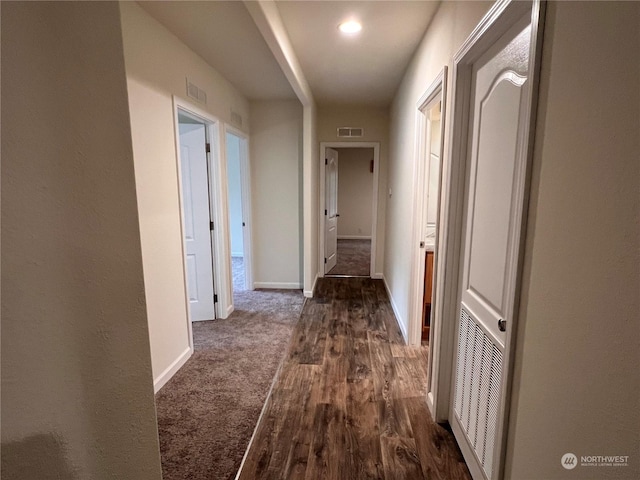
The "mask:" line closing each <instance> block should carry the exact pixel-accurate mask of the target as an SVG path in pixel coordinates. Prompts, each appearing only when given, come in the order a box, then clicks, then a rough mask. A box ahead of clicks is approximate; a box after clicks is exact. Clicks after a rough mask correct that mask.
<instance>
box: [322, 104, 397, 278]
mask: <svg viewBox="0 0 640 480" xmlns="http://www.w3.org/2000/svg"><path fill="white" fill-rule="evenodd" d="M338 127H363V128H364V137H362V138H356V139H353V141H359V142H379V143H380V166H379V168H380V171H379V176H378V211H377V215H378V224H377V227H378V228H377V230H378V231H377V238H376V241H377V243H376V268H377V270H378V271H377V272H374V273H375V274H377V275H380V276H382V265H383V262H384V251H385V221H386V208H387V195H386V192H387V159H388V156H389V154H388V152H389V109H388V108H381V107H366V106H358V105H322V106H321V107H320V108H319V109H318V142H342V141H348V139H344V138H338V137H337V128H338ZM318 150H319V145H318Z"/></svg>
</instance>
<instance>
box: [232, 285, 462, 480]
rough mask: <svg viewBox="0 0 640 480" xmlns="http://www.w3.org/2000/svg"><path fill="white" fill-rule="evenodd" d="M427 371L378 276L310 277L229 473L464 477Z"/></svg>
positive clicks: (341, 479) (346, 479)
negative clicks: (313, 289)
mask: <svg viewBox="0 0 640 480" xmlns="http://www.w3.org/2000/svg"><path fill="white" fill-rule="evenodd" d="M426 379H427V349H426V348H425V347H407V346H405V345H404V342H403V340H402V336H401V333H400V330H399V328H398V325H397V323H396V321H395V318H394V316H393V312H392V310H391V306H390V304H389V300H388V297H387V294H386V292H385V289H384V285H383V283H382V282H381V281H380V280H371V279H364V278H331V279H321V280H319V282H318V286H317V295H316V297H315V298H313V299H309V300H307V302H306V304H305V306H304V309H303V313H302V318H301V320H300V322H299V324H298V326H297V327H296V330H295V331H294V334H293V337H292V343H291V345H290V347H289V352H288V354H287V357H286V359H285V361H284V363H283V364H282V367H281V371H280V373H279V376H278V378H277V380H276V382H275V384H274V386H273V390H272V392H271V395H270V397H269V399H268V400H267V405H266V407H265V411H264V414H263V416H262V418H261V420H260V422H259V424H258V427H257V429H256V433H255V436H254V439H253V441H252V443H251V445H250V447H249V451H248V453H247V457H246V459H245V462H244V464H243V466H242V468H241V470H240V472H239V475H238V478H239V479H241V480H258V479H305V480H351V479H387V480H401V479H411V480H414V479H422V478H424V479H442V480H445V479H446V480H456V479H470V478H471V477H470V475H469V472H468V470H467V467H466V465H465V464H464V461H463V459H462V455H461V454H460V451H459V449H458V447H457V445H456V443H455V440H454V439H453V435H452V434H451V433H450V432H449V431H448V430H446V429H445V428H443V427H441V426H440V425H438V424H435V423H433V421H432V420H431V417H430V414H429V411H428V409H427V405H426V402H425V395H426V384H427V382H426Z"/></svg>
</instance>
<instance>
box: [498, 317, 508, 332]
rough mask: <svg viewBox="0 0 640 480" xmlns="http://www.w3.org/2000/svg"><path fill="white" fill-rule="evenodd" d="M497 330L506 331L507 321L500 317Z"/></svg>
mask: <svg viewBox="0 0 640 480" xmlns="http://www.w3.org/2000/svg"><path fill="white" fill-rule="evenodd" d="M498 330H500V331H501V332H506V331H507V321H506V320H503V319H500V320H498Z"/></svg>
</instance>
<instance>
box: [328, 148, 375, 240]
mask: <svg viewBox="0 0 640 480" xmlns="http://www.w3.org/2000/svg"><path fill="white" fill-rule="evenodd" d="M336 150H337V151H338V212H339V213H340V218H339V219H338V238H347V237H369V238H370V237H371V219H372V205H371V202H372V201H373V172H371V160H373V148H336Z"/></svg>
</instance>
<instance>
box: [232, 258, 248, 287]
mask: <svg viewBox="0 0 640 480" xmlns="http://www.w3.org/2000/svg"><path fill="white" fill-rule="evenodd" d="M231 274H232V276H233V291H234V292H241V291H243V290H244V289H245V285H244V258H242V257H231Z"/></svg>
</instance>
